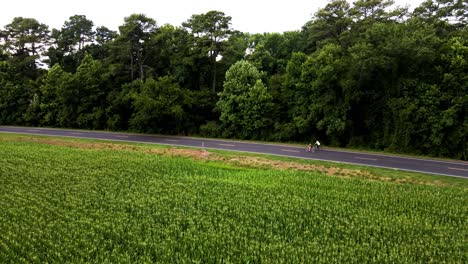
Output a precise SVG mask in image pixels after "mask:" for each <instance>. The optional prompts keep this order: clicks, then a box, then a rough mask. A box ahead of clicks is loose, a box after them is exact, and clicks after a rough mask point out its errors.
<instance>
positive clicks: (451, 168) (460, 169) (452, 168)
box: [448, 167, 468, 171]
mask: <svg viewBox="0 0 468 264" xmlns="http://www.w3.org/2000/svg"><path fill="white" fill-rule="evenodd" d="M448 168H449V169H450V170H459V171H468V169H462V168H454V167H448Z"/></svg>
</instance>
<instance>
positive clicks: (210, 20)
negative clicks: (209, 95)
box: [182, 11, 233, 92]
mask: <svg viewBox="0 0 468 264" xmlns="http://www.w3.org/2000/svg"><path fill="white" fill-rule="evenodd" d="M182 26H183V27H185V28H186V29H187V30H189V32H190V33H191V34H192V35H193V36H194V39H195V47H198V48H199V52H200V53H199V54H200V55H201V56H208V59H209V62H210V65H211V88H212V90H213V92H215V91H216V83H217V81H216V77H217V64H218V63H217V61H218V60H219V59H220V56H222V55H223V54H222V52H223V50H224V48H225V42H226V41H227V40H228V39H229V37H230V36H231V35H232V33H233V30H232V28H231V17H230V16H226V15H225V14H224V13H223V12H220V11H209V12H207V13H205V14H199V15H193V16H192V17H191V18H190V19H189V20H187V21H186V22H184V23H182Z"/></svg>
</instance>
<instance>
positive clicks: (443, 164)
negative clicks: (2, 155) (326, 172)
mask: <svg viewBox="0 0 468 264" xmlns="http://www.w3.org/2000/svg"><path fill="white" fill-rule="evenodd" d="M0 132H6V133H17V134H33V135H47V136H62V137H76V138H90V139H104V140H114V141H126V142H141V143H151V144H163V145H173V146H188V147H197V148H209V149H222V150H233V151H244V152H253V153H262V154H273V155H279V156H288V157H296V158H304V159H313V160H324V161H333V162H342V163H350V164H359V165H365V166H373V167H383V168H392V169H397V170H406V171H416V172H424V173H429V174H438V175H445V176H454V177H461V178H467V179H468V162H463V161H441V160H433V159H420V158H408V157H397V156H391V155H378V154H368V153H360V152H348V151H336V150H329V149H322V150H320V151H316V152H306V151H305V146H304V147H303V148H300V147H295V146H287V145H274V144H261V143H249V142H239V141H226V140H213V139H201V138H191V137H175V136H156V135H142V134H128V133H116V132H102V131H84V130H70V129H50V128H32V127H12V126H0Z"/></svg>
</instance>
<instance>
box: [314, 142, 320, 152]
mask: <svg viewBox="0 0 468 264" xmlns="http://www.w3.org/2000/svg"><path fill="white" fill-rule="evenodd" d="M314 148H315V149H317V150H320V142H319V141H318V140H316V141H315V144H314Z"/></svg>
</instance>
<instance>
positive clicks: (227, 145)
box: [218, 143, 236, 147]
mask: <svg viewBox="0 0 468 264" xmlns="http://www.w3.org/2000/svg"><path fill="white" fill-rule="evenodd" d="M218 145H220V146H225V147H235V146H236V145H232V144H221V143H219V144H218Z"/></svg>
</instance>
